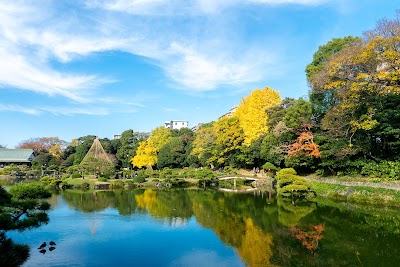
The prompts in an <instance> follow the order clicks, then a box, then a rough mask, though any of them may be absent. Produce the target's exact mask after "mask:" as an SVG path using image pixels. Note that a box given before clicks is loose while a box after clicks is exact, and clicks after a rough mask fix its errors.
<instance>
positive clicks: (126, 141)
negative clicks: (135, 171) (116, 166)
mask: <svg viewBox="0 0 400 267" xmlns="http://www.w3.org/2000/svg"><path fill="white" fill-rule="evenodd" d="M147 138H148V134H146V133H141V132H134V131H133V130H126V131H124V132H123V133H122V134H121V138H120V139H118V140H119V142H120V144H121V145H120V148H119V149H118V152H117V153H116V156H117V159H118V160H120V161H121V165H122V167H125V168H126V167H131V159H132V158H133V157H134V156H135V153H136V150H137V148H138V147H139V143H140V142H142V141H144V140H146V139H147Z"/></svg>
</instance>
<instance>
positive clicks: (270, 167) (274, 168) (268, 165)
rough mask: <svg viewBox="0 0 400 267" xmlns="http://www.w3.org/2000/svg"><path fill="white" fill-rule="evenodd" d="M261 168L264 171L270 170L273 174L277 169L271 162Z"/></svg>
mask: <svg viewBox="0 0 400 267" xmlns="http://www.w3.org/2000/svg"><path fill="white" fill-rule="evenodd" d="M262 168H263V169H264V170H265V171H268V170H271V171H273V172H276V171H277V170H278V168H277V167H275V165H274V164H272V163H271V162H266V163H265V164H264V165H263V166H262Z"/></svg>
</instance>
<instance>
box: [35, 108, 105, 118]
mask: <svg viewBox="0 0 400 267" xmlns="http://www.w3.org/2000/svg"><path fill="white" fill-rule="evenodd" d="M40 110H43V111H47V112H50V113H52V114H54V115H66V116H71V115H77V114H79V115H97V116H104V115H108V114H109V111H108V109H106V108H102V107H93V106H91V107H85V108H82V107H41V108H40Z"/></svg>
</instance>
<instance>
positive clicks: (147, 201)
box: [135, 189, 193, 227]
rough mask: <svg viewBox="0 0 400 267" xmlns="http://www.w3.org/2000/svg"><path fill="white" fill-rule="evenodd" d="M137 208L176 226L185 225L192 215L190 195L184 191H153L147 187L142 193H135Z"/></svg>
mask: <svg viewBox="0 0 400 267" xmlns="http://www.w3.org/2000/svg"><path fill="white" fill-rule="evenodd" d="M135 199H136V203H137V207H138V209H139V210H146V211H148V212H149V213H150V214H151V215H152V216H154V217H156V218H164V222H167V223H168V224H169V225H171V226H174V227H178V226H182V225H185V224H186V223H187V219H188V218H190V217H191V216H192V215H193V210H192V204H191V200H190V197H189V195H188V193H187V192H186V191H181V190H180V191H178V190H171V191H161V190H160V191H155V190H151V189H148V190H146V191H144V193H143V194H137V195H135Z"/></svg>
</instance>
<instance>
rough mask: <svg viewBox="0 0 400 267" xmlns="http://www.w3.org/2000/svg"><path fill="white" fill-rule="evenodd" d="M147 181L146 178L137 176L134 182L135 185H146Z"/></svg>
mask: <svg viewBox="0 0 400 267" xmlns="http://www.w3.org/2000/svg"><path fill="white" fill-rule="evenodd" d="M145 181H146V178H144V177H143V176H136V177H135V178H133V182H135V183H139V184H140V183H144V182H145Z"/></svg>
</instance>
